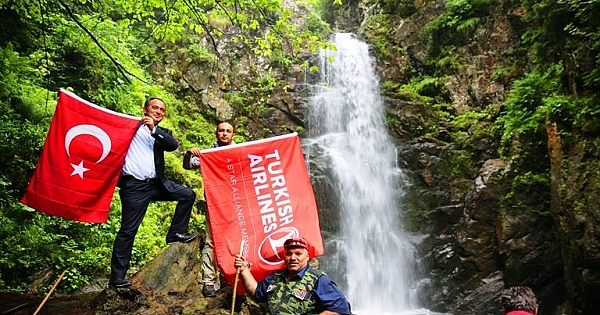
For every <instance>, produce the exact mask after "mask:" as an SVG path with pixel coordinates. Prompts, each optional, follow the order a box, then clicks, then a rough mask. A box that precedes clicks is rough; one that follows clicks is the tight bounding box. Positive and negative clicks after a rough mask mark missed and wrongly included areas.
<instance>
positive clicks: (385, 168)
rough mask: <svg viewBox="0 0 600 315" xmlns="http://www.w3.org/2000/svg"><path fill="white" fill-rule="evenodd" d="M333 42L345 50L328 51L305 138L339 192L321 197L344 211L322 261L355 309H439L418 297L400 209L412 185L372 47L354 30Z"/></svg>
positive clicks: (314, 165) (315, 165)
mask: <svg viewBox="0 0 600 315" xmlns="http://www.w3.org/2000/svg"><path fill="white" fill-rule="evenodd" d="M333 43H334V44H335V46H336V47H337V51H324V52H322V54H321V56H320V60H321V64H320V71H321V74H320V75H321V82H320V84H319V85H318V86H317V87H316V91H315V93H314V95H313V96H312V98H311V101H310V115H309V119H308V124H307V126H308V134H309V137H308V138H307V139H305V140H304V145H305V148H306V151H307V152H309V153H308V157H307V160H309V163H308V164H309V171H310V173H311V176H312V177H313V178H316V177H320V178H322V177H327V178H328V180H329V184H328V187H329V190H331V191H329V192H327V193H321V194H319V193H317V195H318V196H320V195H327V196H328V197H327V198H328V199H335V201H333V202H329V205H332V204H333V205H335V208H337V209H336V211H338V212H339V213H338V214H337V215H334V216H333V217H335V218H336V220H338V221H339V224H337V225H334V226H335V227H336V228H335V231H332V232H331V233H329V232H328V233H329V235H326V236H325V239H326V243H325V247H326V255H325V256H324V257H322V258H320V260H322V262H321V264H322V266H323V269H325V270H326V271H327V272H328V273H329V274H330V275H332V277H333V278H334V279H335V280H336V282H338V284H339V285H340V287H342V289H343V290H344V292H345V293H346V295H347V296H348V299H349V300H350V302H351V304H352V310H353V313H356V314H360V315H368V314H373V315H375V314H378V315H379V314H433V313H432V312H429V311H427V310H426V309H420V308H419V306H418V305H416V302H415V301H414V300H415V299H414V297H413V295H414V294H411V292H413V291H414V290H412V289H411V286H412V285H413V284H414V283H415V279H414V276H413V270H414V258H413V256H414V252H413V249H412V246H411V245H410V243H409V242H408V238H407V236H406V235H405V233H404V232H403V229H402V223H401V212H402V209H401V206H400V201H401V198H402V191H403V189H402V187H403V185H405V182H404V180H403V174H402V171H401V170H400V169H399V168H398V166H397V163H396V156H397V152H396V150H395V146H394V144H393V143H392V141H391V138H390V136H389V134H388V130H387V126H386V123H385V118H384V107H383V102H382V98H381V95H380V93H379V80H378V78H377V76H376V74H375V71H374V68H373V64H372V60H371V58H370V56H369V53H368V46H367V45H366V44H365V43H363V42H360V41H358V40H357V39H355V38H354V37H353V35H351V34H336V35H335V37H334V39H333ZM324 174H325V175H324ZM317 180H319V179H317ZM317 199H319V198H317ZM318 201H319V200H318ZM323 203H326V202H323ZM321 210H323V209H321Z"/></svg>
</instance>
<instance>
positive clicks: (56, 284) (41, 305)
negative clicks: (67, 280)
mask: <svg viewBox="0 0 600 315" xmlns="http://www.w3.org/2000/svg"><path fill="white" fill-rule="evenodd" d="M66 272H67V270H66V269H65V270H64V271H63V272H62V273H61V274H60V276H58V279H56V282H54V285H53V286H52V289H50V291H49V292H48V293H47V294H46V297H44V300H42V303H40V306H38V308H37V310H35V312H34V313H33V315H37V313H39V312H40V310H41V309H42V307H43V306H44V304H46V301H48V298H49V297H50V296H51V295H52V292H54V290H56V287H57V286H58V284H59V283H60V281H61V280H62V278H63V277H64V276H65V273H66Z"/></svg>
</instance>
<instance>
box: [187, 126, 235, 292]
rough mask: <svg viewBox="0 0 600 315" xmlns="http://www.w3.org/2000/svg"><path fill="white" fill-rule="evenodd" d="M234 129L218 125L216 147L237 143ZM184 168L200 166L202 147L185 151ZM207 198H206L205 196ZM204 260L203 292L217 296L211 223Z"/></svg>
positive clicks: (204, 249)
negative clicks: (234, 138)
mask: <svg viewBox="0 0 600 315" xmlns="http://www.w3.org/2000/svg"><path fill="white" fill-rule="evenodd" d="M233 136H234V129H233V126H232V125H231V124H230V123H228V122H221V123H219V124H218V125H217V129H216V131H215V137H216V141H215V143H214V145H213V146H214V147H215V148H218V147H223V146H228V145H232V144H235V142H234V141H233ZM183 168H185V169H188V170H191V169H198V168H200V149H199V148H191V149H189V150H187V151H186V152H185V155H184V156H183ZM205 199H206V198H205ZM206 217H207V220H206V222H210V220H209V219H208V213H207V214H206ZM200 260H201V261H202V280H201V282H202V294H203V295H204V296H205V297H215V296H217V291H218V290H217V289H218V283H217V276H216V272H217V267H216V265H217V264H216V260H215V246H214V243H213V238H212V233H211V231H210V225H208V226H207V228H206V241H205V243H204V247H203V248H202V255H201V257H200ZM240 301H241V299H240Z"/></svg>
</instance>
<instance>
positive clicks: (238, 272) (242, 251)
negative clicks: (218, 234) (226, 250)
mask: <svg viewBox="0 0 600 315" xmlns="http://www.w3.org/2000/svg"><path fill="white" fill-rule="evenodd" d="M243 253H244V240H242V241H241V242H240V256H241V255H242V254H243ZM240 268H242V267H241V266H240V267H237V270H236V271H235V281H234V282H233V293H232V297H231V315H233V313H234V311H235V297H236V296H237V285H238V280H239V279H240Z"/></svg>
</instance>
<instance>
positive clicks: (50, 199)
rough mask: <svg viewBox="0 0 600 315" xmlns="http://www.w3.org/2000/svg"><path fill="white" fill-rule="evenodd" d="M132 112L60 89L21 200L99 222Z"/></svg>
mask: <svg viewBox="0 0 600 315" xmlns="http://www.w3.org/2000/svg"><path fill="white" fill-rule="evenodd" d="M139 124H140V119H139V118H138V117H133V116H128V115H124V114H119V113H116V112H113V111H110V110H107V109H105V108H102V107H99V106H97V105H94V104H92V103H90V102H88V101H85V100H83V99H81V98H79V97H78V96H77V95H75V94H73V93H71V92H68V91H66V90H63V89H61V90H60V91H59V93H58V103H57V105H56V110H55V111H54V116H53V117H52V122H51V123H50V129H49V130H48V136H47V137H46V142H45V143H44V148H43V150H42V155H41V157H40V160H39V161H38V164H37V167H36V168H35V171H34V173H33V176H32V178H31V181H30V182H29V187H27V190H26V191H25V195H24V196H23V198H22V199H21V202H22V203H23V204H25V205H27V206H29V207H31V208H33V209H35V210H37V211H40V212H44V213H47V214H51V215H55V216H59V217H63V218H66V219H70V220H76V221H81V222H92V223H104V222H106V221H107V220H108V213H109V210H110V202H111V199H112V196H113V193H114V190H115V186H116V184H117V180H118V178H119V174H120V173H121V168H122V166H123V163H124V162H125V155H126V154H127V150H128V149H129V144H130V143H131V140H132V139H133V136H134V135H135V132H136V130H137V128H138V126H139Z"/></svg>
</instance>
